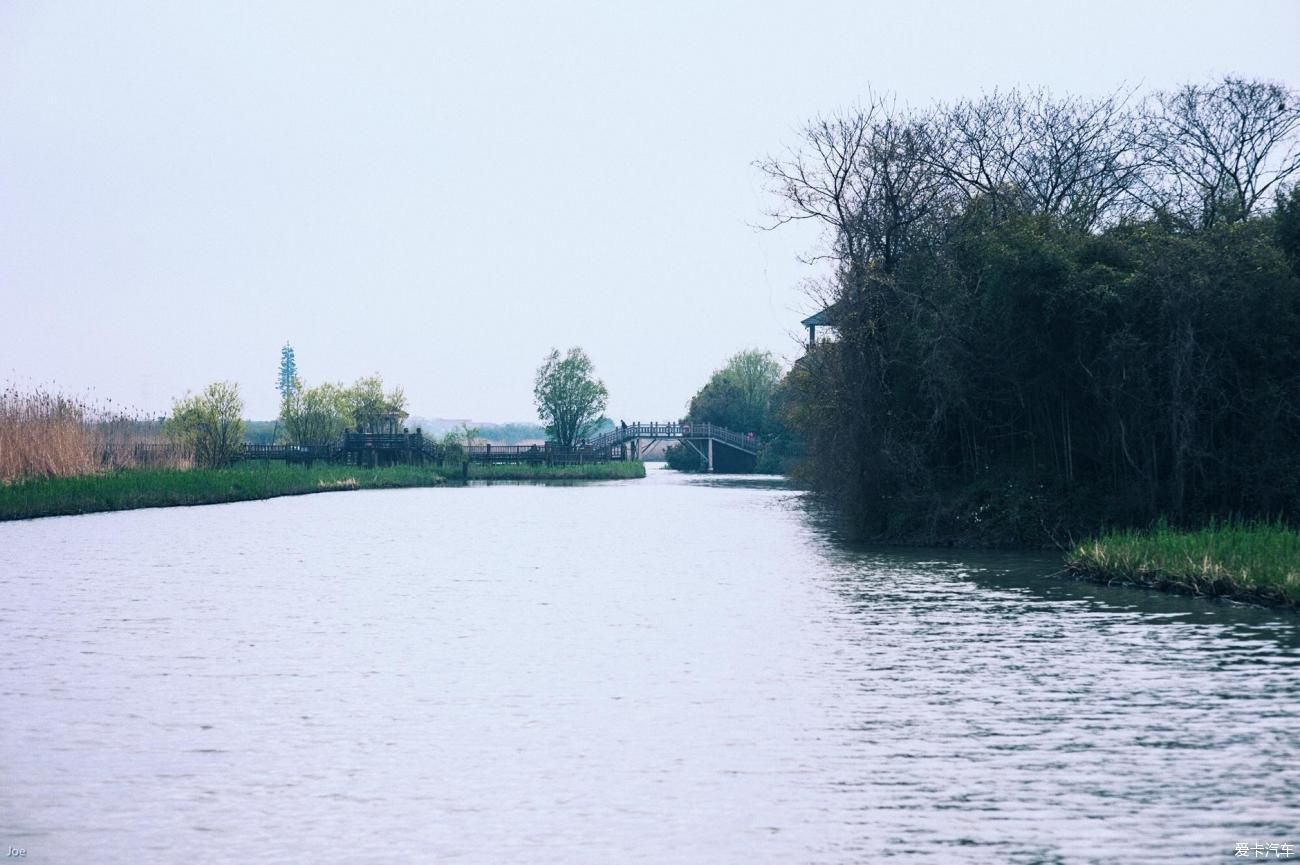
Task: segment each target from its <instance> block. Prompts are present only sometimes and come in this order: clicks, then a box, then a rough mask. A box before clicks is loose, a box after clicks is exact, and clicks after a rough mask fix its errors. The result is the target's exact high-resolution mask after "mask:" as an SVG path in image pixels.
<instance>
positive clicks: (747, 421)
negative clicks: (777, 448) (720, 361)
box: [688, 350, 781, 434]
mask: <svg viewBox="0 0 1300 865" xmlns="http://www.w3.org/2000/svg"><path fill="white" fill-rule="evenodd" d="M780 382H781V364H779V363H778V362H777V361H776V359H775V358H773V357H772V353H771V352H766V351H758V350H750V351H742V352H739V353H738V354H735V355H732V356H731V357H730V358H729V359H728V360H727V363H726V365H725V366H723V367H722V369H720V370H718V371H716V372H715V373H713V375H712V377H711V378H710V379H709V381H708V382H707V383H706V384H705V385H704V387H702V388H700V391H699V392H698V393H697V394H695V396H694V397H692V398H691V404H690V409H689V413H688V419H689V420H692V421H697V422H708V423H715V424H718V425H719V426H724V427H727V428H728V429H731V430H735V431H736V432H752V433H758V434H763V433H765V432H766V431H767V427H768V425H769V408H770V406H771V403H772V395H773V394H774V393H775V392H776V388H777V385H778V384H780Z"/></svg>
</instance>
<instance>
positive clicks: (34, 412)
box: [0, 386, 185, 484]
mask: <svg viewBox="0 0 1300 865" xmlns="http://www.w3.org/2000/svg"><path fill="white" fill-rule="evenodd" d="M160 441H161V434H160V430H159V429H158V426H157V424H155V423H152V422H150V421H146V420H143V419H141V418H139V417H137V416H133V415H130V414H127V413H123V412H113V411H109V410H106V409H103V408H100V407H98V406H96V405H94V404H92V403H90V402H88V401H86V400H83V399H80V398H76V397H69V396H65V395H63V394H58V393H51V392H50V391H47V390H43V389H36V390H19V389H18V388H16V387H12V386H11V387H7V388H5V389H4V390H3V391H0V483H5V484H11V483H15V482H19V481H23V480H27V479H31V478H54V477H75V476H79V475H91V474H97V473H99V472H103V471H111V470H113V469H122V468H135V467H136V457H135V446H136V445H137V444H154V443H158V442H160ZM183 462H184V461H183V460H175V459H173V460H172V461H171V463H172V467H177V468H181V467H185V466H184V465H182V464H181V463H183Z"/></svg>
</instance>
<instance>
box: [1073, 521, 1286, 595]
mask: <svg viewBox="0 0 1300 865" xmlns="http://www.w3.org/2000/svg"><path fill="white" fill-rule="evenodd" d="M1066 568H1067V570H1069V571H1070V572H1071V573H1073V574H1075V575H1076V576H1080V577H1085V578H1088V579H1092V580H1098V581H1102V582H1126V583H1134V584H1137V585H1140V586H1150V587H1152V588H1158V589H1166V590H1169V591H1177V592H1184V593H1186V594H1192V595H1209V596H1216V597H1228V598H1234V599H1237V600H1243V601H1250V602H1254V603H1263V604H1269V605H1274V606H1287V607H1300V532H1297V531H1296V530H1295V529H1292V528H1289V527H1287V526H1285V525H1281V524H1279V523H1248V524H1247V523H1227V524H1217V525H1216V524H1211V525H1209V526H1207V527H1206V528H1204V529H1200V530H1199V531H1180V530H1177V529H1173V528H1170V527H1169V526H1167V525H1165V524H1163V523H1161V524H1158V525H1156V526H1155V527H1154V528H1152V529H1149V530H1146V531H1112V532H1107V533H1105V534H1103V535H1101V536H1100V537H1098V538H1096V539H1095V540H1091V541H1087V542H1085V543H1082V544H1079V545H1078V546H1076V547H1075V548H1074V550H1073V551H1072V552H1071V553H1070V555H1069V557H1068V558H1067V560H1066Z"/></svg>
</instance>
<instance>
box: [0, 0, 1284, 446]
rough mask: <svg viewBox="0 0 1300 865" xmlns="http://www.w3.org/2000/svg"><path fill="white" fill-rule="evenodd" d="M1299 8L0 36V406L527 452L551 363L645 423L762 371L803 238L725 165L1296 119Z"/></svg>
mask: <svg viewBox="0 0 1300 865" xmlns="http://www.w3.org/2000/svg"><path fill="white" fill-rule="evenodd" d="M1297 44H1300V3H1297V2H1294V0H1280V2H1242V3H1239V4H1230V3H1227V2H1213V3H1210V2H1187V0H1183V2H1169V3H1143V2H1135V0H1127V2H1116V3H1104V2H1086V3H1059V4H1049V3H1047V2H1041V0H1040V2H1016V3H1012V2H1005V3H971V2H952V3H925V2H888V3H878V2H865V0H850V2H838V3H814V2H801V3H781V4H777V3H758V2H734V3H710V2H706V0H694V2H683V3H671V2H645V3H631V2H611V0H603V2H593V3H542V2H530V3H524V2H521V3H514V4H499V3H487V2H474V3H470V2H465V3H454V4H453V3H433V2H427V3H417V2H410V3H397V2H391V3H381V2H364V3H363V2H356V3H337V2H322V0H312V2H303V3H296V4H290V3H276V2H251V3H233V2H211V3H200V2H180V0H177V2H170V0H169V2H156V3H135V2H127V0H113V2H98V0H96V2H83V3H77V2H66V3H48V2H41V3H24V2H14V0H2V2H0V317H2V320H3V322H4V327H3V329H2V330H0V383H3V382H4V381H6V380H7V381H9V382H15V383H19V384H26V385H33V384H49V383H54V384H55V385H57V386H58V387H60V388H62V389H64V390H66V391H70V392H76V393H92V392H93V394H94V395H95V396H97V397H99V398H100V399H107V398H110V397H111V398H112V399H113V400H114V403H126V404H129V405H133V406H137V407H139V408H141V409H143V410H146V411H150V412H163V411H165V410H166V408H167V407H168V406H169V405H170V403H171V400H172V398H173V397H176V396H179V395H183V394H184V393H185V392H186V391H187V390H198V389H200V388H201V387H202V386H203V385H205V384H206V383H208V382H210V381H214V380H217V379H232V380H235V381H238V382H239V383H240V385H241V388H242V390H243V393H244V395H245V398H246V401H247V406H248V411H247V414H248V415H249V416H251V417H255V418H271V417H274V415H275V414H276V411H277V398H276V393H275V389H274V384H275V379H276V372H277V365H278V362H279V354H280V347H281V345H283V344H284V343H285V342H286V341H288V342H289V343H291V344H292V345H293V346H294V348H295V349H296V351H297V356H298V364H299V372H300V374H301V376H302V377H303V378H304V379H305V380H306V381H307V382H308V383H319V382H321V381H326V380H342V381H351V380H353V379H355V378H357V377H359V376H361V375H367V374H370V373H374V372H379V373H381V374H382V375H383V376H384V378H385V380H386V381H388V382H389V383H392V384H400V385H402V386H403V387H404V388H405V389H406V393H407V395H408V397H409V402H410V408H411V410H412V411H413V412H414V413H416V414H420V415H426V416H442V417H466V418H473V419H476V420H484V421H492V420H497V421H504V420H529V419H532V418H533V417H534V416H535V415H534V410H533V405H532V378H533V373H534V370H535V369H536V367H537V365H538V363H539V362H540V361H541V359H542V357H543V356H544V355H545V354H546V352H547V351H548V350H549V349H550V348H551V347H552V346H556V347H560V348H562V349H563V348H567V347H568V346H572V345H580V346H582V347H583V348H585V349H586V350H587V351H588V353H589V354H590V355H591V357H592V359H593V360H594V361H595V364H596V368H597V371H598V372H599V374H600V375H601V377H602V378H603V379H604V381H605V382H606V384H607V385H608V387H609V391H610V406H609V413H610V415H611V416H612V417H614V418H624V419H627V420H634V419H639V420H649V419H660V420H666V419H670V418H676V417H678V416H680V415H681V414H682V412H683V409H684V406H685V403H686V401H687V400H688V399H689V398H690V396H691V394H692V393H694V391H695V390H696V389H697V388H698V387H699V386H700V385H701V384H702V383H703V382H704V381H705V380H706V379H707V377H708V375H709V373H710V372H711V371H712V370H713V369H715V368H716V367H718V366H720V365H721V364H722V362H723V361H724V360H725V359H726V358H727V356H728V355H730V354H732V353H734V352H736V351H739V350H741V349H744V348H747V347H758V348H762V349H769V350H771V351H772V352H774V353H775V354H776V355H778V356H779V357H782V358H783V359H784V360H785V361H787V362H788V360H789V359H791V358H792V357H794V356H796V355H797V354H798V346H797V343H796V342H795V340H794V339H793V338H792V337H794V336H796V335H797V334H798V320H799V319H800V318H801V317H802V316H804V315H806V314H807V313H808V312H809V306H808V302H807V301H806V300H805V299H804V297H803V295H802V293H801V291H800V288H799V286H800V282H801V281H802V280H803V279H805V278H807V277H810V276H814V275H816V274H817V272H818V271H817V268H816V267H809V266H807V265H804V264H801V263H800V262H799V259H798V256H799V254H800V253H801V252H808V251H810V250H811V248H812V246H813V244H815V243H816V241H817V237H816V235H815V234H813V233H810V231H809V230H808V229H807V228H805V227H797V228H794V229H783V230H781V231H778V232H764V231H761V230H758V229H757V227H756V226H758V225H760V224H762V223H763V214H764V212H765V211H766V210H768V209H770V208H771V207H772V206H773V204H774V201H773V199H772V198H771V197H770V196H769V195H768V193H767V191H766V187H765V183H764V181H763V178H762V176H761V175H760V174H759V173H758V171H757V170H756V169H755V168H754V167H753V162H754V161H755V160H756V159H760V158H762V157H763V156H765V155H768V154H773V153H778V152H780V151H781V150H782V149H783V148H784V147H786V146H788V145H789V144H791V143H792V142H793V140H794V138H795V132H796V130H797V129H798V127H799V126H800V125H801V124H803V123H804V122H805V121H806V120H807V119H809V118H810V117H812V116H814V115H816V114H818V113H825V112H831V111H834V110H836V109H838V108H841V107H844V106H847V105H850V104H852V103H853V102H854V101H855V100H858V99H859V98H860V97H862V95H863V94H865V93H866V92H867V90H868V88H871V89H874V90H876V91H887V92H893V93H895V94H897V95H898V97H899V98H900V100H901V101H903V102H906V103H909V104H912V105H915V106H924V105H928V104H930V103H932V102H934V101H936V100H948V99H953V98H957V97H961V96H973V95H978V94H979V93H980V91H981V90H987V89H992V88H994V87H1007V86H1012V85H1045V86H1047V87H1049V88H1051V89H1052V90H1053V91H1056V92H1061V93H1064V92H1074V93H1080V94H1086V95H1099V94H1102V93H1105V92H1109V91H1111V90H1114V89H1115V88H1116V87H1117V86H1120V85H1122V84H1124V83H1129V84H1138V85H1142V86H1144V87H1146V88H1149V89H1150V88H1161V87H1168V86H1173V85H1176V84H1178V83H1180V82H1184V81H1189V80H1205V79H1208V78H1211V77H1215V76H1219V75H1222V74H1224V73H1236V74H1241V75H1245V76H1249V77H1263V78H1269V79H1274V80H1281V81H1283V82H1285V83H1287V84H1289V85H1290V86H1293V87H1295V86H1300V51H1298V50H1297V48H1296V46H1297Z"/></svg>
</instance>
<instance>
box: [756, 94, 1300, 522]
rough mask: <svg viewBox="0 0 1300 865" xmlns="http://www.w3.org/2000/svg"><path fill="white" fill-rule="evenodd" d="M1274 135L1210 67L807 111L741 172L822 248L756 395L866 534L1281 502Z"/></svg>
mask: <svg viewBox="0 0 1300 865" xmlns="http://www.w3.org/2000/svg"><path fill="white" fill-rule="evenodd" d="M1298 129H1300V99H1298V98H1297V94H1296V93H1294V92H1293V91H1291V90H1289V89H1287V88H1285V87H1283V86H1281V85H1277V84H1271V83H1266V82H1254V81H1244V80H1239V79H1231V78H1229V79H1225V80H1223V81H1221V82H1218V83H1215V84H1212V85H1208V86H1204V85H1188V86H1185V87H1182V88H1179V89H1177V90H1175V91H1171V92H1166V93H1158V94H1155V95H1153V96H1151V97H1149V98H1146V99H1142V100H1137V99H1135V98H1133V96H1132V95H1131V94H1129V95H1124V94H1117V95H1114V96H1112V97H1109V98H1103V99H1081V98H1074V97H1068V98H1054V97H1052V96H1050V95H1048V94H1046V93H1042V92H1028V93H1025V92H1010V93H995V94H992V95H987V96H984V97H981V98H979V99H972V100H968V101H964V102H960V103H957V104H954V105H945V106H939V107H936V108H934V109H931V110H928V111H924V112H910V111H904V110H899V109H897V108H896V107H894V106H893V105H891V104H890V103H889V102H888V101H886V100H880V99H878V100H875V101H873V102H871V103H870V104H868V105H866V106H865V107H863V108H861V109H859V110H854V111H851V112H847V113H844V114H842V115H840V116H837V117H834V118H830V119H823V120H818V121H816V122H814V123H811V124H810V125H809V126H808V127H807V128H806V129H805V130H804V133H803V136H802V140H801V142H800V145H799V146H798V147H797V148H796V149H795V150H793V151H792V152H791V153H790V154H788V155H787V156H785V157H783V158H776V159H771V160H768V161H767V162H765V163H763V165H762V167H763V169H764V170H765V171H766V173H767V174H768V176H769V177H770V178H772V180H773V181H774V182H775V185H776V187H777V191H778V193H779V194H780V196H781V198H782V201H783V205H782V207H781V208H780V210H779V211H778V212H777V213H776V214H775V216H776V218H777V221H778V222H780V221H786V220H801V219H810V220H816V221H818V222H820V223H821V224H822V225H823V226H824V227H825V228H826V238H827V243H826V245H825V248H824V250H823V252H824V254H825V256H826V257H827V258H829V259H830V260H831V261H833V263H834V265H835V267H834V278H833V280H832V281H831V282H830V283H828V285H827V286H826V287H825V289H824V297H823V298H822V299H823V300H824V302H825V303H826V305H827V306H828V308H829V310H830V316H831V320H832V324H833V329H834V333H835V335H836V339H834V340H833V341H828V342H824V343H820V344H818V345H816V346H814V347H812V348H811V349H810V350H809V352H808V354H807V356H806V357H804V358H803V359H802V360H801V361H800V362H799V363H797V364H796V366H795V368H794V369H793V370H792V371H791V373H790V374H789V376H787V379H786V381H785V383H784V384H783V386H782V390H781V398H782V400H783V401H784V404H785V406H786V409H785V418H786V420H787V421H788V422H789V423H790V424H791V425H792V426H793V427H794V428H795V429H796V430H797V431H798V432H799V433H800V434H801V436H802V437H803V438H804V440H805V442H806V445H807V448H808V452H809V455H808V459H807V460H806V461H805V463H804V467H803V470H804V472H805V474H806V476H807V479H808V480H809V481H810V483H811V484H812V485H813V486H814V487H815V488H816V489H818V490H821V491H822V492H824V493H825V494H827V495H828V496H829V497H830V498H831V499H832V500H833V501H835V502H836V503H837V504H838V505H840V506H841V507H842V509H843V510H844V512H845V513H846V514H847V515H849V517H850V518H851V521H852V523H853V525H854V527H855V528H856V529H858V530H859V531H860V532H861V533H863V534H867V535H873V536H892V537H912V538H929V539H935V540H938V539H946V538H963V537H964V538H968V539H974V538H978V539H981V540H986V541H999V542H1011V541H1018V542H1026V541H1028V542H1037V541H1042V540H1044V539H1046V538H1055V539H1057V540H1064V539H1065V538H1066V537H1067V536H1068V535H1069V534H1071V533H1077V532H1080V531H1087V530H1090V529H1092V528H1094V527H1096V526H1097V525H1099V524H1103V523H1112V524H1113V523H1128V524H1141V523H1143V522H1146V521H1149V520H1151V519H1152V518H1154V517H1156V516H1160V515H1164V516H1168V517H1169V518H1171V519H1173V520H1175V521H1182V522H1194V521H1198V520H1200V519H1203V518H1205V517H1207V516H1209V515H1215V514H1220V515H1224V514H1245V515H1273V516H1275V515H1278V514H1283V515H1287V516H1290V515H1292V514H1293V513H1294V512H1295V509H1296V505H1297V504H1298V503H1300V192H1297V191H1296V189H1295V188H1294V186H1293V185H1292V184H1293V183H1294V181H1295V180H1296V178H1297V172H1298V171H1300V149H1298V147H1297V130H1298Z"/></svg>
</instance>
